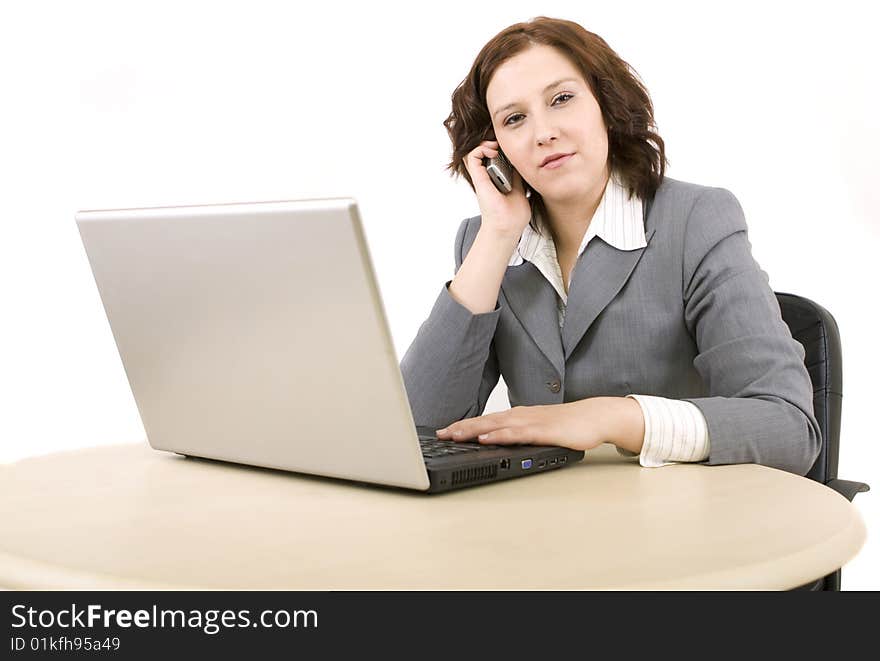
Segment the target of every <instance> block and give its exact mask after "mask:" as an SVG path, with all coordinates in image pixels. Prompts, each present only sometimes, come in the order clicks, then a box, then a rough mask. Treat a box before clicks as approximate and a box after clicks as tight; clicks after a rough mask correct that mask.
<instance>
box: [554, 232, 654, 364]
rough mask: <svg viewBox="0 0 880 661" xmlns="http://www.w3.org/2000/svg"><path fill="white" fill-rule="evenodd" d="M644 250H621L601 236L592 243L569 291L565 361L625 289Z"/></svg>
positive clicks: (594, 238) (573, 278)
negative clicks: (603, 311)
mask: <svg viewBox="0 0 880 661" xmlns="http://www.w3.org/2000/svg"><path fill="white" fill-rule="evenodd" d="M653 235H654V230H653V229H652V230H651V231H650V232H649V233H648V234H646V235H645V239H646V241H648V242H650V240H651V237H652V236H653ZM645 248H647V246H646V247H645ZM645 248H639V249H638V250H618V249H617V248H614V247H612V246H610V245H608V244H607V243H605V242H604V241H603V240H602V239H601V238H600V237H593V239H591V240H590V244H589V245H588V246H587V248H586V249H585V250H584V252H583V254H582V255H581V256H580V258H579V259H578V261H577V263H576V264H575V268H574V271H573V273H572V277H571V286H570V289H569V290H568V306H567V307H566V311H565V324H564V325H563V326H562V346H563V350H564V355H565V360H568V358H569V356H571V354H572V352H573V351H574V349H575V347H577V345H578V343H579V342H580V341H581V338H583V336H584V334H585V333H586V332H587V330H588V329H589V328H590V326H591V325H592V323H593V322H594V321H595V320H596V317H598V316H599V314H600V313H601V312H602V310H604V309H605V308H606V307H607V305H608V304H609V303H610V302H611V301H612V299H613V298H614V297H615V296H617V293H618V292H619V291H620V290H621V289H623V286H624V285H625V284H626V281H627V280H629V277H630V275H632V272H633V270H634V269H635V267H636V264H638V263H639V260H640V259H641V258H642V254H643V253H644V252H645Z"/></svg>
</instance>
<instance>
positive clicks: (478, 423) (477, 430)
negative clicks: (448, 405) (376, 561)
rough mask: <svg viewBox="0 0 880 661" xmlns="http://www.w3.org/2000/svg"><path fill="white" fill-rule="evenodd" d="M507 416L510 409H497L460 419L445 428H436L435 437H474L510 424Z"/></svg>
mask: <svg viewBox="0 0 880 661" xmlns="http://www.w3.org/2000/svg"><path fill="white" fill-rule="evenodd" d="M509 416H510V411H499V412H498V413H489V414H488V415H482V416H479V417H476V418H468V419H467V420H460V421H458V422H455V423H453V424H451V425H449V426H448V427H446V428H445V429H438V430H437V437H438V438H451V439H452V440H455V441H463V440H467V439H472V438H476V437H477V436H478V435H479V434H484V433H486V432H488V431H492V430H494V429H500V428H502V427H505V426H507V425H508V424H510V420H509Z"/></svg>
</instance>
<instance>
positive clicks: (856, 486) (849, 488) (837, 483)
mask: <svg viewBox="0 0 880 661" xmlns="http://www.w3.org/2000/svg"><path fill="white" fill-rule="evenodd" d="M825 486H826V487H831V488H832V489H834V490H835V491H836V492H837V493H839V494H840V495H841V496H843V497H844V498H846V499H847V500H848V501H850V502H852V499H853V498H855V497H856V494H857V493H861V492H863V491H870V490H871V487H869V486H868V485H867V484H865V483H864V482H850V481H849V480H836V479H835V480H828V482H826V483H825Z"/></svg>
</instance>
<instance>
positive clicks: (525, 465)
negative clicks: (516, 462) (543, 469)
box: [522, 459, 532, 470]
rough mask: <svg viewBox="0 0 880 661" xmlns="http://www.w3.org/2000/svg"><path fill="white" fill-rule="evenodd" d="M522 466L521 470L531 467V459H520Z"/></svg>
mask: <svg viewBox="0 0 880 661" xmlns="http://www.w3.org/2000/svg"><path fill="white" fill-rule="evenodd" d="M522 467H523V470H528V469H529V468H531V467H532V460H531V459H523V460H522Z"/></svg>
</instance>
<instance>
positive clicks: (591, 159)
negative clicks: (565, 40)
mask: <svg viewBox="0 0 880 661" xmlns="http://www.w3.org/2000/svg"><path fill="white" fill-rule="evenodd" d="M558 81H561V82H558ZM551 84H552V85H551ZM548 86H549V87H548ZM486 103H487V105H488V107H489V113H490V115H491V117H492V126H493V128H494V129H495V137H496V139H497V140H498V143H499V146H500V147H501V151H503V152H504V154H505V155H506V156H507V158H508V160H509V161H510V163H511V165H513V167H514V168H516V170H517V171H518V172H519V173H520V175H522V177H523V179H525V180H526V182H527V183H528V184H529V185H530V186H531V187H532V188H533V189H535V190H536V191H538V192H539V193H540V194H541V196H542V197H543V198H544V200H545V202H547V203H550V204H553V203H554V202H558V203H564V202H566V201H570V202H576V201H577V200H579V199H582V198H583V196H584V191H585V190H589V189H592V188H594V187H595V186H596V185H597V184H598V183H599V182H601V183H602V185H604V182H605V180H606V178H607V175H608V172H607V171H606V164H607V162H608V130H607V128H606V127H605V122H604V120H603V119H602V111H601V109H600V108H599V104H598V102H597V101H596V98H595V97H594V96H593V94H592V92H591V91H590V87H589V85H587V83H586V81H585V80H584V78H583V76H582V75H581V74H580V72H579V71H578V70H577V69H576V68H575V66H574V65H573V64H572V63H571V62H570V61H569V60H568V59H567V58H566V57H565V56H563V55H562V54H561V53H560V52H559V51H558V50H556V49H555V48H553V47H551V46H544V45H540V46H533V47H531V48H529V49H528V50H526V51H523V52H522V53H519V54H518V55H515V56H514V57H512V58H510V59H509V60H507V61H505V62H504V63H503V64H502V65H501V66H500V67H498V69H497V70H496V71H495V74H494V75H493V76H492V79H491V80H490V81H489V86H488V88H487V89H486ZM556 153H566V154H570V153H573V154H574V155H573V156H572V157H571V158H569V159H568V160H567V161H566V162H564V163H563V164H562V165H561V166H560V167H557V168H548V167H542V166H541V163H542V162H543V160H544V159H545V158H546V157H547V156H550V155H551V154H556Z"/></svg>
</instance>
